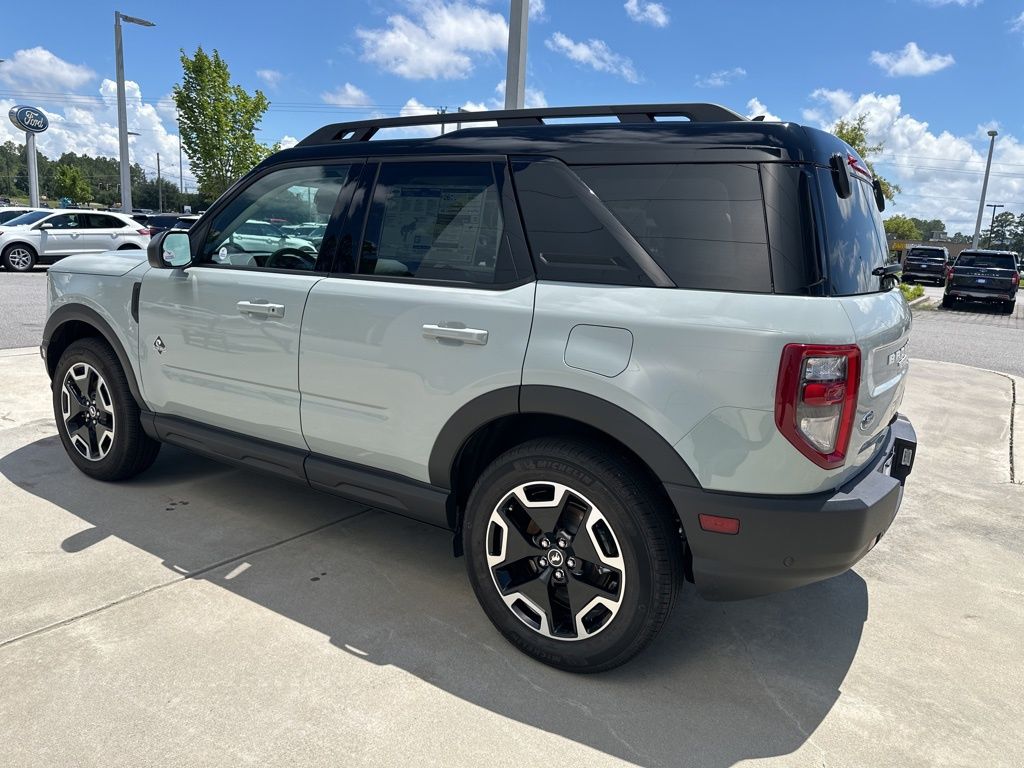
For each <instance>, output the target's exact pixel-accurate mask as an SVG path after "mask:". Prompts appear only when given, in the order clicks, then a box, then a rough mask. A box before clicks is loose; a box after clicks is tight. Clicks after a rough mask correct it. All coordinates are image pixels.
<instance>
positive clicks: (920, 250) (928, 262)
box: [903, 245, 949, 285]
mask: <svg viewBox="0 0 1024 768" xmlns="http://www.w3.org/2000/svg"><path fill="white" fill-rule="evenodd" d="M948 264H949V251H947V250H946V249H945V248H940V247H938V246H930V245H915V246H914V247H913V248H911V249H910V250H909V251H908V252H907V256H906V258H905V259H904V260H903V282H905V283H911V282H915V281H921V280H932V281H934V282H935V284H936V285H942V283H943V282H944V281H945V279H946V266H947V265H948Z"/></svg>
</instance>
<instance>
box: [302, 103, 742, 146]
mask: <svg viewBox="0 0 1024 768" xmlns="http://www.w3.org/2000/svg"><path fill="white" fill-rule="evenodd" d="M579 117H614V118H617V119H618V120H619V122H621V123H649V122H654V121H655V119H656V118H657V117H685V118H687V119H689V120H690V121H692V122H698V123H715V122H735V121H738V120H746V118H745V117H743V115H740V114H737V113H736V112H733V111H732V110H731V109H727V108H725V107H722V106H719V105H718V104H704V103H694V104H618V105H605V106H584V107H544V108H541V109H507V110H505V109H503V110H494V111H487V112H447V113H444V114H436V115H409V116H407V117H385V118H377V119H373V120H358V121H355V122H351V123H334V124H332V125H325V126H324V127H323V128H320V129H318V130H316V131H314V132H313V133H311V134H310V135H309V136H307V137H306V138H304V139H303V140H302V141H300V142H299V143H298V145H297V146H300V147H304V146H310V145H314V144H330V143H332V142H335V141H369V140H370V139H371V138H373V136H374V134H376V133H377V131H379V130H381V129H383V128H409V127H414V126H419V125H451V124H453V123H456V124H462V123H483V122H496V123H497V124H498V125H499V126H501V127H503V128H508V127H517V126H537V125H544V124H545V120H553V119H559V118H579Z"/></svg>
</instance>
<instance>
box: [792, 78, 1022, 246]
mask: <svg viewBox="0 0 1024 768" xmlns="http://www.w3.org/2000/svg"><path fill="white" fill-rule="evenodd" d="M811 98H812V100H813V101H814V102H816V103H817V106H816V107H815V108H814V109H812V110H807V111H805V118H806V119H808V121H809V122H817V123H818V124H819V125H820V126H821V127H822V128H825V129H826V130H827V129H829V128H831V127H832V126H833V125H834V124H835V122H836V120H839V119H843V120H852V119H855V118H856V117H857V116H858V115H861V114H863V115H866V116H867V119H866V121H865V128H866V130H867V134H868V140H869V141H870V142H871V143H873V144H874V143H878V142H881V143H882V144H884V145H885V149H884V151H883V152H882V153H881V154H880V155H878V156H877V157H872V158H871V160H872V162H873V163H874V164H875V167H876V168H877V170H878V172H879V173H880V174H882V175H883V176H885V177H886V178H887V179H889V180H890V181H894V182H896V183H897V184H899V185H900V186H902V187H903V194H901V195H898V196H897V197H896V201H895V205H893V206H892V208H891V209H889V210H887V211H886V215H887V216H888V215H891V213H901V214H904V215H906V216H916V217H918V218H922V219H933V218H938V219H942V221H943V222H945V224H946V226H947V231H948V232H949V233H950V234H952V233H953V232H956V231H961V232H966V233H970V232H973V231H974V219H975V216H976V215H977V212H978V197H979V195H980V194H981V182H982V175H983V173H984V170H985V156H986V154H987V152H988V136H986V135H985V130H987V129H988V128H989V127H990V126H989V125H984V126H978V129H977V130H976V131H973V132H972V133H971V134H969V135H964V136H956V135H954V134H952V133H950V132H948V131H942V132H939V133H936V132H934V131H932V130H931V129H930V128H929V125H928V123H926V122H924V121H921V120H918V119H916V118H914V117H913V116H911V115H908V114H905V113H904V112H903V109H902V104H901V101H900V97H899V95H897V94H887V95H879V94H876V93H865V94H862V95H860V96H858V97H854V96H853V95H852V94H850V93H848V92H846V91H840V90H827V89H818V90H817V91H815V92H814V93H813V94H812V96H811ZM1022 167H1024V144H1022V143H1021V142H1020V141H1018V139H1017V138H1016V137H1014V136H1013V135H1011V134H1003V133H1000V135H999V138H998V139H996V145H995V156H994V158H993V164H992V177H991V180H990V181H989V189H988V199H989V200H990V201H991V202H997V203H1005V204H1006V206H1007V209H1009V210H1012V211H1014V212H1020V211H1022V210H1024V176H1022V175H1021V174H1020V173H1019V169H1020V168H1022Z"/></svg>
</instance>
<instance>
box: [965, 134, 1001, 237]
mask: <svg viewBox="0 0 1024 768" xmlns="http://www.w3.org/2000/svg"><path fill="white" fill-rule="evenodd" d="M998 134H999V132H998V131H994V130H993V131H989V132H988V135H989V139H990V141H989V144H988V162H986V163H985V179H984V181H982V182H981V202H980V203H978V220H977V221H976V222H975V223H974V240H972V241H971V248H972V249H973V248H977V247H978V237H979V236H980V235H981V215H982V214H983V213H984V212H985V193H986V192H988V173H989V171H991V170H992V150H993V149H995V146H996V136H997V135H998Z"/></svg>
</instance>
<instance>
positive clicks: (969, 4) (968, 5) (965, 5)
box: [918, 0, 985, 8]
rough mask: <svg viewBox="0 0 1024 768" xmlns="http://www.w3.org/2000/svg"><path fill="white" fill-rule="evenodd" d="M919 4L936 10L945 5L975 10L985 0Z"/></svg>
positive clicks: (928, 0)
mask: <svg viewBox="0 0 1024 768" xmlns="http://www.w3.org/2000/svg"><path fill="white" fill-rule="evenodd" d="M918 2H923V3H924V4H925V5H930V6H932V7H935V8H941V7H942V6H944V5H959V6H960V7H961V8H973V7H975V6H977V5H981V4H982V3H983V2H985V0H918Z"/></svg>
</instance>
